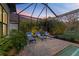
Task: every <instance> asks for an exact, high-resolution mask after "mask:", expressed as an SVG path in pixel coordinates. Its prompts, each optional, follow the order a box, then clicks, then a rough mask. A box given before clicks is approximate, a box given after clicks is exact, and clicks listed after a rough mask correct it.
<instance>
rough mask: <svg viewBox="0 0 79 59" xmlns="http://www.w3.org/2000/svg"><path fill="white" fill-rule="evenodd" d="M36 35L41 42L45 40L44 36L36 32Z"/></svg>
mask: <svg viewBox="0 0 79 59" xmlns="http://www.w3.org/2000/svg"><path fill="white" fill-rule="evenodd" d="M35 35H36V36H37V37H39V38H40V39H41V40H44V39H45V38H44V36H42V35H41V33H40V32H36V33H35Z"/></svg>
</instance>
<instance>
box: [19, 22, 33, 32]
mask: <svg viewBox="0 0 79 59" xmlns="http://www.w3.org/2000/svg"><path fill="white" fill-rule="evenodd" d="M31 25H32V24H31V22H29V21H21V22H20V29H19V30H20V31H22V32H23V33H26V32H27V31H28V32H29V31H31Z"/></svg>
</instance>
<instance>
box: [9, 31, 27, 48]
mask: <svg viewBox="0 0 79 59" xmlns="http://www.w3.org/2000/svg"><path fill="white" fill-rule="evenodd" d="M10 40H11V42H12V44H13V46H14V47H15V48H16V49H17V50H20V49H21V48H22V47H24V45H26V43H27V42H26V39H25V35H24V33H23V32H21V31H17V30H11V32H10Z"/></svg>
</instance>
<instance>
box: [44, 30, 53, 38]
mask: <svg viewBox="0 0 79 59" xmlns="http://www.w3.org/2000/svg"><path fill="white" fill-rule="evenodd" d="M44 36H45V37H46V38H53V36H52V35H50V34H49V33H48V32H47V31H46V32H45V34H44Z"/></svg>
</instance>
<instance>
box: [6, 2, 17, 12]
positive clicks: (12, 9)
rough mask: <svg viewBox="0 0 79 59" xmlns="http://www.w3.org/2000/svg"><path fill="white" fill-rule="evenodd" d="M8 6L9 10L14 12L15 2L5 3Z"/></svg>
mask: <svg viewBox="0 0 79 59" xmlns="http://www.w3.org/2000/svg"><path fill="white" fill-rule="evenodd" d="M7 5H8V7H9V8H10V12H16V4H15V3H7Z"/></svg>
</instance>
